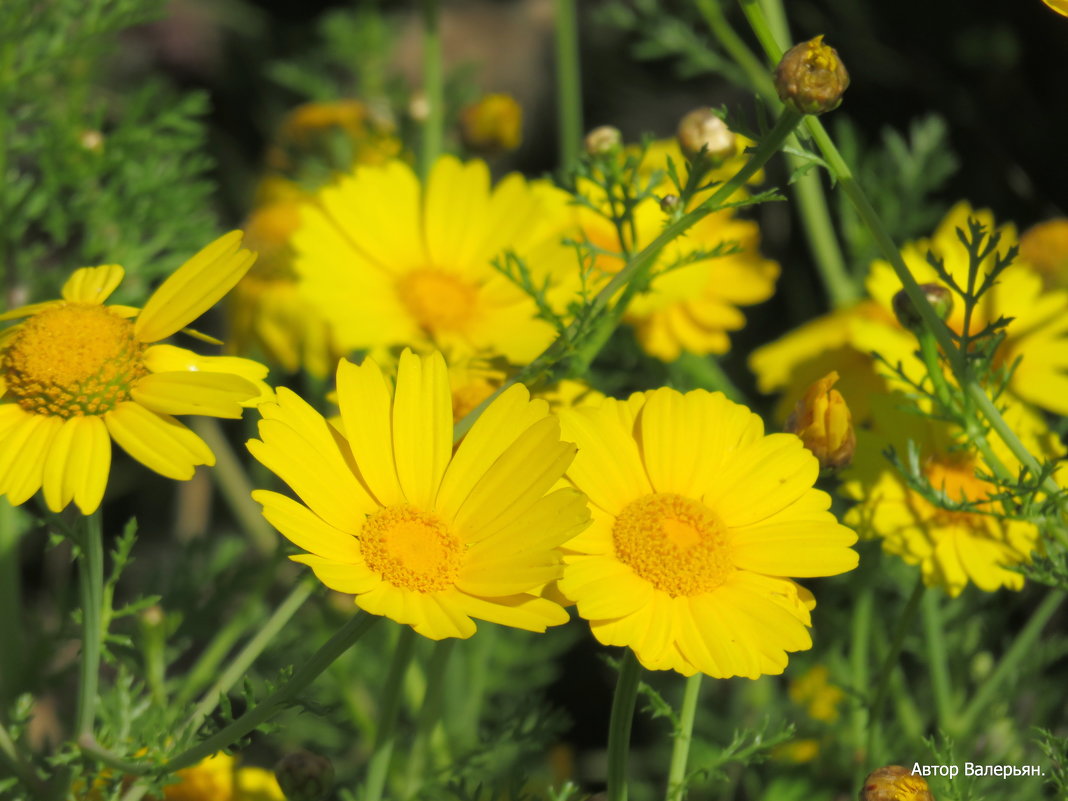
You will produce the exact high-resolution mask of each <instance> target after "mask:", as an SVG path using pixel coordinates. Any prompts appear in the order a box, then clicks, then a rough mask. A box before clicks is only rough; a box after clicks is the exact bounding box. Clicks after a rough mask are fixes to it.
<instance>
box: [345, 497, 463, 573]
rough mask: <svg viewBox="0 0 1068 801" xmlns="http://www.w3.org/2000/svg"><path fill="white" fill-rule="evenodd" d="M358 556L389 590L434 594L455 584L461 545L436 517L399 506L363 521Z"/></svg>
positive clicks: (460, 557) (461, 551) (410, 507)
mask: <svg viewBox="0 0 1068 801" xmlns="http://www.w3.org/2000/svg"><path fill="white" fill-rule="evenodd" d="M360 552H361V553H362V554H363V558H364V559H365V560H366V562H367V566H368V567H369V568H370V569H371V570H372V571H374V572H376V573H379V574H380V575H381V576H382V578H383V580H385V581H388V582H389V583H390V584H392V585H393V586H395V587H403V588H404V589H407V590H411V591H413V592H435V591H438V590H444V589H446V588H447V587H449V585H451V584H453V583H454V582H455V581H456V577H457V576H458V575H459V573H460V567H461V564H462V556H463V543H462V542H461V541H460V539H459V538H458V537H457V536H456V535H455V534H453V533H452V532H451V531H450V530H449V527H448V526H447V525H446V524H445V522H444V521H443V520H441V519H440V518H439V517H437V516H436V515H433V514H428V513H427V512H421V511H419V510H418V509H416V508H415V507H414V506H410V505H408V504H403V505H400V506H390V507H387V508H385V509H380V510H378V511H377V512H375V513H374V514H373V515H370V516H369V517H368V518H367V520H366V521H364V524H363V528H362V529H361V530H360Z"/></svg>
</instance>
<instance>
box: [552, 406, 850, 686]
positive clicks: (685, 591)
mask: <svg viewBox="0 0 1068 801" xmlns="http://www.w3.org/2000/svg"><path fill="white" fill-rule="evenodd" d="M561 423H562V426H563V430H564V436H565V437H567V438H568V439H573V440H574V441H575V442H576V444H577V445H578V447H579V451H578V455H577V456H576V457H575V461H574V464H572V466H571V468H570V469H569V470H568V473H567V476H568V479H569V480H570V481H571V482H572V484H574V486H576V487H577V488H578V489H580V490H582V491H583V492H585V493H586V494H587V496H588V497H589V499H590V503H591V513H592V517H593V523H592V524H591V525H590V527H589V529H587V530H586V531H585V532H583V533H582V534H579V535H578V536H577V537H575V538H574V539H572V540H571V541H570V542H568V543H566V544H565V546H564V548H565V557H564V561H565V563H566V567H565V570H564V577H563V578H562V579H561V580H560V582H559V589H560V591H561V592H562V593H563V594H564V595H565V596H566V597H568V598H570V599H571V600H573V601H575V603H576V604H577V605H578V611H579V614H580V615H581V616H582V617H584V618H586V619H587V620H588V621H589V622H590V626H591V628H592V629H593V633H594V636H596V637H597V639H598V640H600V641H601V642H602V643H604V644H605V645H621V646H629V647H630V648H632V649H633V650H634V652H635V654H636V655H637V657H638V660H639V661H640V662H641V663H642V664H643V665H645V666H646V667H647V668H650V669H656V670H677V671H679V672H680V673H684V674H686V675H690V674H693V673H695V672H698V671H700V672H702V673H706V674H708V675H710V676H715V677H718V678H725V677H728V676H746V677H749V678H756V677H757V676H760V675H763V674H771V673H781V672H782V671H783V669H784V668H785V667H786V663H787V656H786V654H787V652H789V651H801V650H805V649H807V648H809V647H811V645H812V640H811V638H810V637H809V632H808V626H809V625H810V624H811V621H810V616H809V612H810V610H811V609H812V607H813V606H814V605H815V601H814V599H813V597H812V595H811V593H809V592H808V591H807V590H805V589H804V588H802V587H801V586H799V585H798V584H796V583H795V582H794V581H793V580H792V579H791V578H789V576H806V577H811V576H829V575H835V574H837V573H844V572H846V571H848V570H852V569H853V568H854V567H856V565H857V554H856V552H855V551H853V550H852V549H851V548H850V546H851V545H852V544H853V543H854V542H855V541H856V535H855V534H854V533H853V532H852V531H850V530H849V529H847V528H845V527H844V526H842V525H839V523H838V522H837V521H836V520H835V518H834V516H833V515H832V514H831V513H830V511H829V508H830V503H831V499H830V496H828V495H827V494H826V493H824V492H821V491H819V490H816V489H813V486H812V485H813V482H815V480H816V476H817V475H818V473H819V464H818V463H817V462H816V459H815V457H814V456H813V455H812V454H811V453H809V452H808V451H807V450H805V448H804V446H803V445H802V444H801V440H800V439H798V438H797V437H795V436H794V435H792V434H772V435H770V436H765V435H764V426H763V423H762V421H761V419H760V417H758V416H757V415H755V414H753V413H752V412H750V411H749V410H748V409H747V408H745V407H744V406H741V405H739V404H736V403H732V402H731V401H729V400H727V399H726V398H725V397H724V396H723V395H722V394H721V393H709V392H705V391H703V390H695V391H693V392H688V393H686V394H685V395H683V394H681V393H679V392H677V391H675V390H673V389H667V388H664V389H658V390H656V391H653V392H645V393H636V394H634V395H632V396H631V397H630V399H629V400H627V401H625V402H623V401H615V400H605V401H603V402H602V403H601V404H600V405H599V406H596V407H580V408H577V409H572V410H565V411H563V412H561Z"/></svg>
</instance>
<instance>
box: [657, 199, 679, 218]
mask: <svg viewBox="0 0 1068 801" xmlns="http://www.w3.org/2000/svg"><path fill="white" fill-rule="evenodd" d="M678 209H679V196H678V195H664V196H663V197H662V198H660V210H661V211H663V212H665V213H666V214H671V213H673V212H675V211H678Z"/></svg>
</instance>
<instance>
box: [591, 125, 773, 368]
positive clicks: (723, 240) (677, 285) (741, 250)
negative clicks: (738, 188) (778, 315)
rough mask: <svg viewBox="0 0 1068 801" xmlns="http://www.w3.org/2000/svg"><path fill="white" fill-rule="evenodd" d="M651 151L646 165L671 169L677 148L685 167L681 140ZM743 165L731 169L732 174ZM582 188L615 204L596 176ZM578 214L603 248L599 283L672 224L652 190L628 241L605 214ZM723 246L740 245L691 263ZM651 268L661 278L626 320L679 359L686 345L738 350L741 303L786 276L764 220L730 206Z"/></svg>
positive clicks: (648, 346)
mask: <svg viewBox="0 0 1068 801" xmlns="http://www.w3.org/2000/svg"><path fill="white" fill-rule="evenodd" d="M650 151H651V152H650V154H648V155H647V158H646V159H645V161H644V162H643V165H644V168H645V169H648V170H650V171H651V170H653V169H654V168H657V169H660V168H663V167H664V166H666V157H667V155H669V154H671V153H674V154H675V156H674V161H675V163H676V165H677V167H678V168H679V169H681V166H680V165H681V164H682V155H681V151H679V150H678V146H677V145H675V144H674V143H667V144H664V145H663V146H662V147H655V149H654V148H650ZM661 159H663V160H661ZM729 162H731V163H732V162H734V159H731V160H729ZM721 169H722V168H721ZM735 171H736V169H731V170H728V172H729V173H730V174H733V172H735ZM717 174H718V172H717ZM712 177H713V178H715V175H713V176H712ZM579 191H580V192H581V194H583V195H584V196H586V197H587V198H588V199H589V200H590V201H591V202H592V203H593V204H595V205H596V206H599V207H601V208H603V209H607V208H608V207H609V200H608V198H607V197H606V196H605V194H604V191H603V190H602V189H601V188H600V187H597V186H595V185H594V184H593V183H591V182H589V181H581V182H580V184H579ZM665 191H666V190H665ZM574 213H575V215H576V217H577V222H578V225H579V227H580V228H581V229H582V237H583V238H584V239H585V240H586V241H587V242H588V243H589V244H590V245H592V246H594V247H595V248H597V256H596V257H595V259H594V262H593V276H592V278H593V283H594V287H595V288H597V287H599V286H601V285H603V284H605V283H607V282H608V281H609V280H611V278H612V276H613V275H614V274H615V273H617V272H619V271H620V270H621V269H622V268H623V266H624V259H623V254H624V251H628V252H630V253H637V252H638V251H640V250H641V249H642V248H644V247H645V246H647V245H649V244H650V243H651V242H652V241H653V240H654V239H655V238H656V237H657V236H659V234H660V233H661V231H662V230H663V228H664V213H663V211H661V209H660V204H659V203H658V202H657V200H656V199H655V198H652V197H650V198H646V199H645V200H643V201H642V202H641V203H639V204H638V205H637V206H636V207H635V209H634V222H635V230H634V235H633V237H628V240H627V241H625V242H621V241H620V238H619V234H618V232H617V230H616V227H615V225H614V224H613V223H612V222H611V221H610V220H608V219H606V218H605V217H604V216H603V215H602V214H600V213H598V212H596V211H594V210H593V209H590V208H587V207H585V206H576V207H575V212H574ZM719 246H724V247H725V248H726V249H728V250H729V249H730V248H731V247H733V248H735V249H736V251H737V252H733V253H729V255H721V256H718V257H712V258H709V257H707V256H706V257H703V258H696V259H695V260H694V261H692V262H689V259H691V258H693V257H694V254H695V253H698V252H708V251H712V250H714V249H715V248H717V247H719ZM687 262H688V263H687ZM680 264H682V265H684V266H678V265H680ZM651 269H652V275H654V278H653V280H652V284H651V286H650V288H649V291H647V292H643V293H641V294H639V295H636V296H635V297H634V299H633V300H632V301H631V303H630V305H629V306H628V308H627V312H626V315H625V317H624V319H625V320H626V321H627V322H628V323H630V324H631V325H633V326H634V328H635V331H636V334H637V337H638V342H639V344H640V345H641V347H642V349H643V350H645V352H646V353H648V354H650V355H652V356H655V357H657V358H659V359H662V360H664V361H673V360H675V359H677V358H678V357H679V354H681V353H682V352H683V351H688V352H690V353H698V354H707V353H726V352H727V351H728V350H729V349H730V339H729V336H728V334H729V332H731V331H737V330H738V329H740V328H742V326H744V325H745V316H744V315H743V314H742V312H741V311H740V310H739V309H738V307H739V306H748V305H752V304H754V303H760V302H762V301H765V300H767V299H768V298H769V297H771V295H772V293H773V292H774V290H775V279H776V278H777V277H778V275H779V265H778V264H777V263H775V262H773V261H770V260H768V259H765V258H764V257H763V256H761V255H760V231H759V228H758V227H757V224H756V223H754V222H751V221H748V220H739V219H737V218H736V217H734V215H733V212H731V211H730V210H725V211H720V212H717V213H715V214H710V215H708V216H707V217H705V218H704V219H702V220H701V221H700V222H698V223H697V224H696V225H694V226H693V227H692V228H690V229H689V231H688V232H687V233H686V235H685V236H683V237H679V238H678V239H676V240H674V241H673V242H671V243H670V244H669V245H668V246H667V247H665V248H664V249H663V250H662V251H661V253H660V255H659V256H658V258H657V259H656V261H655V262H654V264H653V266H652V268H651Z"/></svg>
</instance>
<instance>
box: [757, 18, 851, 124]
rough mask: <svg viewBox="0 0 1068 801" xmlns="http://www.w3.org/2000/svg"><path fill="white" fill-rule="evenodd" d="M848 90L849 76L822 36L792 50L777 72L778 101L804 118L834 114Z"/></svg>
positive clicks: (783, 59)
mask: <svg viewBox="0 0 1068 801" xmlns="http://www.w3.org/2000/svg"><path fill="white" fill-rule="evenodd" d="M848 87H849V73H848V72H846V68H845V65H844V64H843V63H842V60H841V59H840V58H838V53H837V52H836V51H835V49H834V48H833V47H829V46H827V45H825V44H824V43H823V35H822V34H821V35H820V36H817V37H816V38H815V39H809V40H808V41H807V42H802V43H801V44H797V45H794V46H793V47H791V48H790V49H789V50H787V51H786V53H785V54H784V55H783V57H782V61H780V62H779V66H778V67H776V68H775V91H777V92H778V93H779V99H780V100H782V102H783V103H785V104H786V105H787V106H790V107H791V108H793V109H795V110H796V111H800V112H801V113H802V114H822V113H823V112H825V111H833V110H834V109H836V108H838V106H839V105H840V104H841V102H842V95H843V94H845V90H846V89H847V88H848Z"/></svg>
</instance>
